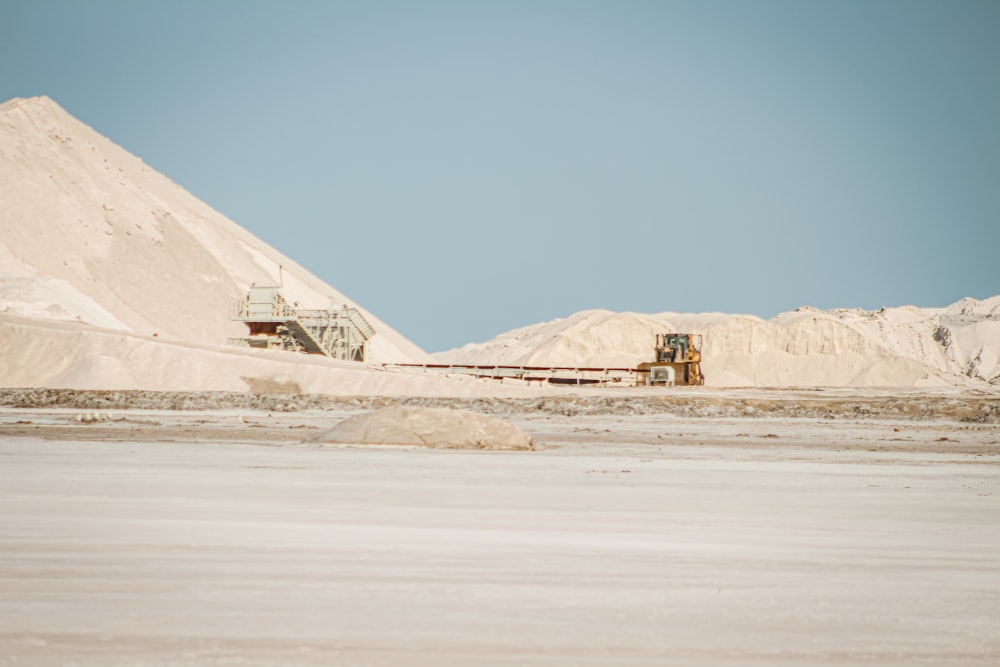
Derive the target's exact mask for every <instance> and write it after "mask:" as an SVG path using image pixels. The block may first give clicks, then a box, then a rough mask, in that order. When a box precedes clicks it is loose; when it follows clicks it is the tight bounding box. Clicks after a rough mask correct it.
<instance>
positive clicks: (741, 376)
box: [435, 296, 1000, 387]
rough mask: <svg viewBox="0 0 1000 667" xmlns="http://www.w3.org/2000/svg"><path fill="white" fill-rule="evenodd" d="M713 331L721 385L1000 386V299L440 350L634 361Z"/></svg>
mask: <svg viewBox="0 0 1000 667" xmlns="http://www.w3.org/2000/svg"><path fill="white" fill-rule="evenodd" d="M666 331H689V332H698V333H702V334H703V335H704V337H705V347H704V350H703V352H704V364H703V366H704V371H705V374H706V376H707V379H708V384H709V385H713V386H857V387H866V386H868V387H871V386H945V385H961V384H970V383H971V384H982V383H992V384H1000V296H995V297H992V298H990V299H984V300H982V301H979V300H976V299H963V300H961V301H959V302H957V303H955V304H952V305H951V306H948V307H947V308H915V307H913V306H904V307H901V308H885V309H882V310H880V311H863V310H860V309H852V310H830V311H821V310H817V309H815V308H809V307H803V308H799V309H798V310H796V311H794V312H789V313H782V314H781V315H778V316H777V317H775V318H773V319H771V320H763V319H761V318H759V317H754V316H750V315H727V314H722V313H700V314H680V313H670V312H667V313H660V314H655V315H644V314H638V313H613V312H609V311H604V310H591V311H582V312H579V313H576V314H574V315H571V316H570V317H567V318H562V319H558V320H553V321H551V322H545V323H541V324H535V325H531V326H528V327H523V328H520V329H515V330H513V331H509V332H507V333H504V334H501V335H499V336H497V337H496V338H494V339H493V340H490V341H487V342H485V343H472V344H469V345H465V346H463V347H461V348H457V349H454V350H448V351H446V352H441V353H438V354H436V355H435V356H436V357H437V358H438V359H439V360H441V361H446V362H453V363H483V364H487V363H489V364H518V365H520V364H524V365H578V366H633V365H635V364H637V363H640V362H642V361H648V360H649V359H650V356H651V354H652V349H653V341H654V336H655V334H656V333H657V332H666Z"/></svg>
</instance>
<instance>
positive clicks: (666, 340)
mask: <svg viewBox="0 0 1000 667" xmlns="http://www.w3.org/2000/svg"><path fill="white" fill-rule="evenodd" d="M636 370H637V371H638V372H637V373H636V385H640V386H642V385H663V386H667V387H673V386H675V385H676V386H701V385H703V384H705V376H704V375H702V373H701V334H687V333H684V334H682V333H666V334H656V359H655V361H647V362H644V363H641V364H639V366H638V367H637V369H636Z"/></svg>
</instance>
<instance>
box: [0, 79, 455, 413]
mask: <svg viewBox="0 0 1000 667" xmlns="http://www.w3.org/2000/svg"><path fill="white" fill-rule="evenodd" d="M0 202H2V206H0V386H7V387H14V386H22V387H37V386H48V387H69V388H80V389H126V388H139V389H171V388H173V389H190V390H215V389H231V390H241V389H242V390H245V389H248V388H250V387H251V386H259V385H260V384H261V382H265V383H266V382H269V381H270V380H271V379H273V378H281V377H284V376H294V377H295V380H296V381H297V382H299V383H300V385H301V386H302V387H303V388H306V387H309V388H310V389H311V390H313V391H329V392H340V391H355V390H361V389H365V390H372V391H390V392H394V391H395V390H392V389H390V388H389V385H391V384H393V382H392V381H390V380H387V379H386V378H384V377H367V376H365V377H362V375H359V373H361V372H362V371H365V367H363V366H359V365H357V364H355V365H353V366H346V367H341V366H340V365H338V364H337V363H336V362H334V361H333V360H328V359H312V360H309V361H308V362H305V361H302V360H297V359H294V357H295V356H296V355H288V354H286V355H284V356H275V355H274V354H273V353H271V354H268V353H264V352H261V353H259V354H258V353H257V352H256V351H254V352H253V353H248V352H245V351H244V352H240V351H238V350H237V349H236V348H233V347H232V346H227V345H226V340H227V339H228V338H235V337H240V336H243V335H245V333H246V327H245V326H244V325H243V324H240V323H237V322H232V321H230V319H229V313H230V311H231V307H232V304H233V302H234V301H235V300H236V299H238V298H240V297H242V296H243V295H245V294H246V291H247V288H248V287H249V286H250V285H251V284H254V283H256V284H258V285H277V284H279V283H281V284H282V285H283V287H282V291H283V293H284V295H285V296H286V297H287V298H288V299H289V300H290V301H296V302H298V303H300V304H301V305H302V306H303V307H305V308H326V307H328V306H330V305H331V304H333V305H342V304H346V305H352V306H355V307H358V308H359V309H360V310H361V311H362V312H363V314H364V316H365V317H366V318H367V319H368V320H369V322H371V324H372V325H373V326H374V328H375V330H376V335H375V336H374V337H373V338H372V340H371V341H370V347H369V356H370V360H371V361H374V362H412V361H427V360H429V356H428V355H427V354H426V353H425V352H423V351H422V350H421V349H419V348H418V347H417V346H416V345H414V344H413V343H411V342H410V341H409V340H407V339H406V338H404V337H403V336H402V335H400V334H399V333H398V332H396V331H395V330H393V329H392V328H391V327H389V326H388V325H386V324H385V323H384V322H382V321H380V320H379V319H378V318H377V317H375V316H374V315H372V314H371V313H370V312H368V311H366V310H365V309H363V308H361V307H360V306H358V305H357V304H355V303H353V302H351V301H350V300H349V299H347V298H346V297H345V296H344V295H343V294H341V293H340V292H338V291H337V290H335V289H334V288H333V287H331V286H330V285H327V284H326V283H324V282H323V281H322V280H320V279H319V278H317V277H316V276H314V275H313V274H312V273H310V272H309V271H307V270H306V269H304V268H302V267H301V266H299V265H298V264H296V263H295V262H294V261H293V260H291V259H290V258H288V257H285V256H284V255H282V254H281V253H279V252H277V251H276V250H274V249H273V248H271V247H270V246H268V245H267V244H266V243H264V242H263V241H261V240H260V239H258V238H256V237H255V236H253V235H252V234H250V233H249V232H247V231H246V230H244V229H242V228H241V227H240V226H238V225H237V224H235V223H234V222H232V221H231V220H228V219H227V218H226V217H225V216H223V215H221V214H220V213H218V212H216V211H214V210H212V209H211V208H210V207H209V206H207V205H206V204H204V203H202V202H201V201H199V200H198V199H196V198H195V197H194V196H192V195H191V194H190V193H188V192H186V191H185V190H183V189H182V188H180V187H179V186H177V185H176V184H174V183H172V182H171V181H170V180H169V179H167V178H166V177H165V176H163V175H161V174H159V173H157V172H155V171H154V170H152V169H151V168H150V167H148V166H147V165H145V164H144V163H143V162H142V161H141V160H140V159H139V158H137V157H135V156H134V155H131V154H130V153H128V152H127V151H125V150H124V149H122V148H121V147H119V146H117V145H115V144H114V143H112V142H111V141H109V140H108V139H106V138H104V137H103V136H101V135H99V134H97V133H96V132H95V131H94V130H92V129H91V128H89V127H87V126H86V125H84V124H83V123H81V122H79V121H78V120H76V119H75V118H73V117H72V116H70V115H69V114H67V113H66V112H65V111H64V110H63V109H61V108H60V107H59V106H58V105H57V104H55V103H54V102H53V101H52V100H50V99H48V98H46V97H36V98H31V99H14V100H10V101H8V102H6V103H3V104H0ZM255 354H256V356H254V355H255ZM324 364H325V365H324ZM332 370H335V371H336V372H331V371H332ZM372 373H374V371H370V370H369V371H368V375H369V376H371V375H372ZM300 375H301V376H302V377H301V380H300V379H299V376H300ZM245 378H250V380H249V381H247V380H246V379H245ZM396 384H398V382H397V383H396ZM425 384H426V383H425ZM430 384H441V383H440V382H437V383H435V382H434V381H431V382H430ZM431 391H432V393H440V391H441V389H440V387H439V388H438V389H433V388H432V389H431Z"/></svg>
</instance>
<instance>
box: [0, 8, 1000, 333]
mask: <svg viewBox="0 0 1000 667" xmlns="http://www.w3.org/2000/svg"><path fill="white" fill-rule="evenodd" d="M42 94H44V95H48V96H50V97H52V98H53V99H54V100H55V101H56V102H58V103H59V104H60V105H62V106H63V107H64V108H65V109H66V110H67V111H69V112H70V113H71V114H73V115H75V116H76V117H78V118H80V119H81V120H83V121H84V122H86V123H87V124H89V125H91V126H92V127H94V128H95V129H96V130H97V131H98V132H100V133H102V134H104V135H105V136H107V137H109V138H110V139H112V140H113V141H115V142H117V143H118V144H120V145H122V146H124V147H125V148H126V149H128V150H129V151H131V152H133V153H135V154H137V155H138V156H140V157H141V158H142V159H143V160H145V161H146V162H147V163H148V164H150V165H151V166H152V167H154V168H156V169H158V170H159V171H161V172H163V173H165V174H166V175H167V176H169V177H170V178H171V179H173V180H174V181H176V182H177V183H179V184H181V185H182V186H184V187H185V188H187V189H188V190H190V191H191V192H193V193H194V194H195V195H196V196H198V197H199V198H201V199H202V200H204V201H205V202H207V203H208V204H210V205H211V206H213V207H215V208H216V209H218V210H219V211H221V212H223V213H225V214H226V215H228V216H229V217H230V218H232V219H233V220H235V221H236V222H237V223H239V224H240V225H242V226H243V227H246V228H247V229H249V230H250V231H252V232H253V233H255V234H256V235H258V236H260V237H261V238H263V239H264V240H265V241H267V242H268V243H270V244H271V245H273V246H275V247H277V248H278V249H280V250H281V251H282V252H284V253H285V254H287V255H289V256H291V257H292V258H294V259H295V260H296V261H298V262H299V263H300V264H303V265H304V266H306V267H307V268H309V269H310V270H312V271H313V272H314V273H316V274H318V275H319V276H320V277H321V278H323V279H324V280H326V281H327V282H329V283H330V284H332V285H333V286H334V287H336V288H337V289H339V290H341V291H343V292H344V293H346V294H347V295H348V296H350V297H351V298H353V299H355V300H356V301H358V302H359V303H361V304H362V305H363V306H365V307H366V308H368V309H370V310H371V311H373V312H374V313H376V314H377V315H378V316H379V317H381V318H382V319H384V320H386V321H387V322H389V323H390V324H391V325H392V326H394V327H395V328H397V329H398V330H400V331H401V332H402V333H403V334H405V335H407V336H409V337H410V338H411V339H412V340H414V342H416V343H418V344H419V345H421V346H423V347H424V348H425V349H427V350H429V351H436V350H441V349H446V348H449V347H453V346H456V345H460V344H462V343H465V342H469V341H474V340H484V339H487V338H490V337H492V336H494V335H496V334H498V333H500V332H502V331H505V330H507V329H511V328H514V327H517V326H523V325H525V324H530V323H534V322H539V321H543V320H550V319H553V318H556V317H562V316H565V315H568V314H570V313H573V312H575V311H578V310H582V309H587V308H607V309H611V310H633V311H639V312H662V311H666V310H674V311H681V312H702V311H722V312H742V313H753V314H756V315H760V316H763V317H771V316H773V315H775V314H776V313H778V312H781V311H784V310H791V309H794V308H796V307H797V306H800V305H812V306H816V307H819V308H834V307H862V308H868V309H874V308H879V307H881V306H883V305H885V306H895V305H906V304H913V305H919V306H943V305H946V304H948V303H951V302H953V301H955V300H957V299H959V298H961V297H963V296H973V297H977V298H985V297H988V296H992V295H994V294H998V293H1000V2H997V1H995V0H986V1H982V2H976V1H971V0H946V1H945V0H942V1H934V2H925V1H920V0H900V1H889V0H864V1H855V0H835V1H834V0H831V1H829V2H818V1H810V0H781V1H751V0H736V1H733V2H722V1H712V0H703V1H698V2H671V1H663V2H637V1H633V2H628V1H622V0H616V1H610V0H609V1H606V2H587V1H579V0H567V1H555V0H553V1H544V0H536V1H531V2H520V1H518V0H497V1H493V2H477V1H475V0H466V1H455V2H448V1H430V0H428V1H423V2H422V1H419V0H409V1H401V2H381V1H378V0H365V1H357V2H319V1H317V2H293V1H288V0H283V1H282V2H273V1H267V2H251V1H242V2H236V1H232V2H221V1H216V2H210V1H206V0H200V1H184V0H169V1H168V0H159V1H150V0H117V1H108V0H88V1H86V2H81V1H63V2H55V1H52V0H30V1H29V0H0V99H2V100H6V99H9V98H11V97H28V96H32V95H42ZM0 207H2V202H0Z"/></svg>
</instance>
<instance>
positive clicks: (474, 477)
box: [0, 408, 1000, 666]
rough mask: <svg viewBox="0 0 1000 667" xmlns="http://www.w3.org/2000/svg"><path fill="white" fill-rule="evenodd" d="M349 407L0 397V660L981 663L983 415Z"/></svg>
mask: <svg viewBox="0 0 1000 667" xmlns="http://www.w3.org/2000/svg"><path fill="white" fill-rule="evenodd" d="M352 413H353V412H352V411H350V410H348V409H346V408H338V409H334V410H332V411H324V410H312V411H306V412H297V413H287V414H279V413H273V414H268V413H261V412H256V413H254V412H246V411H244V412H241V413H238V412H236V411H233V410H210V411H203V412H167V411H129V412H124V413H119V414H118V415H117V416H116V418H117V419H118V421H114V422H106V423H98V424H93V425H87V424H79V423H77V422H76V421H74V417H75V415H76V414H77V411H71V410H65V409H64V410H58V409H48V410H38V409H36V410H31V409H13V408H4V409H2V410H0V545H2V546H0V665H95V666H96V665H101V666H105V665H490V664H496V665H500V664H503V665H511V664H527V665H560V666H561V665H750V664H753V665H775V664H781V665H861V664H872V665H922V664H934V665H984V666H985V665H996V664H1000V529H998V526H1000V474H998V473H1000V427H998V426H997V425H996V424H971V423H959V422H950V421H945V420H930V421H927V420H921V421H913V420H909V421H906V420H903V421H891V420H888V419H883V420H844V419H837V420H823V419H820V420H810V419H802V418H782V419H777V418H757V419H753V418H744V419H740V418H733V417H731V416H727V417H722V418H718V419H712V418H698V419H688V418H679V417H675V416H671V415H657V416H623V415H604V416H580V415H577V416H558V415H554V414H551V413H550V414H546V413H532V414H528V413H524V414H522V415H520V416H516V415H515V416H510V415H508V416H506V418H508V419H512V420H513V421H514V422H515V423H517V424H518V425H520V426H521V427H522V428H524V429H525V430H527V431H528V432H529V433H531V434H532V435H534V436H535V438H536V440H537V441H538V442H539V444H540V445H541V446H542V447H543V448H544V449H542V450H541V451H536V452H480V451H448V450H426V449H398V448H378V447H374V448H373V447H368V448H363V447H350V446H336V447H334V446H314V445H312V446H311V445H306V444H302V443H303V441H305V440H306V439H307V437H308V435H309V434H311V433H315V432H317V430H318V429H321V428H325V427H327V426H329V425H331V424H332V423H334V422H335V421H336V420H337V419H340V418H342V417H344V416H346V415H347V414H352ZM19 422H20V423H19ZM25 422H30V423H25Z"/></svg>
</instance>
